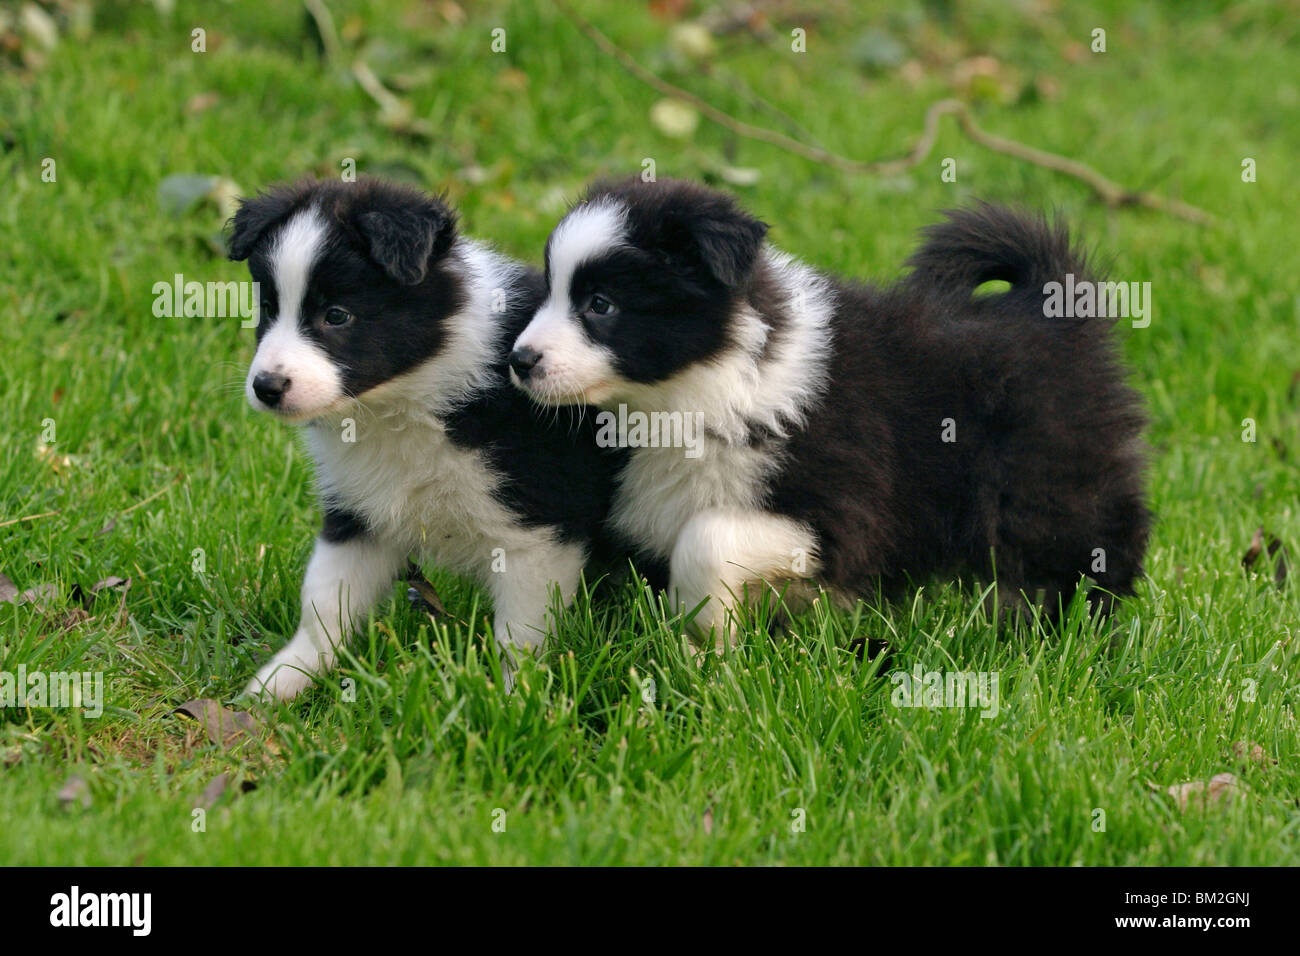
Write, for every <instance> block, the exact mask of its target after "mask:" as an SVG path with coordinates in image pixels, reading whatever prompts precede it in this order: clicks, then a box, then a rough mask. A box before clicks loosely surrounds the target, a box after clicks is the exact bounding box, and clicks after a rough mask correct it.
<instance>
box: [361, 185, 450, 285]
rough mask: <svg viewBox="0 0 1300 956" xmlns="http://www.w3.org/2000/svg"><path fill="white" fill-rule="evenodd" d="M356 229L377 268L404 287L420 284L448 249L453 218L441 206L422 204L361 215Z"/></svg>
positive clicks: (432, 203) (428, 203)
mask: <svg viewBox="0 0 1300 956" xmlns="http://www.w3.org/2000/svg"><path fill="white" fill-rule="evenodd" d="M357 230H358V231H359V232H360V233H361V236H362V238H363V239H364V240H365V241H366V244H367V246H368V248H369V252H370V258H371V259H373V260H374V261H375V264H376V265H378V266H379V267H380V268H381V269H383V270H384V271H385V272H386V273H388V275H389V276H391V277H392V278H393V279H394V280H395V281H397V282H400V283H402V284H403V285H419V284H420V283H421V282H423V281H424V277H425V276H426V275H427V274H428V272H429V264H430V263H431V262H433V261H435V260H437V259H439V258H441V257H442V256H443V255H444V254H445V253H446V252H447V250H448V249H450V248H451V242H452V239H454V238H455V235H456V219H455V216H454V215H452V213H451V211H450V210H448V209H446V208H445V207H443V206H442V205H440V204H438V203H434V202H428V201H424V202H420V203H418V204H417V205H413V206H410V207H405V206H401V207H391V208H388V209H381V210H372V211H371V212H366V213H362V214H361V215H360V216H358V217H357Z"/></svg>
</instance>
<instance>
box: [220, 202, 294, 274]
mask: <svg viewBox="0 0 1300 956" xmlns="http://www.w3.org/2000/svg"><path fill="white" fill-rule="evenodd" d="M301 199H302V190H301V189H299V188H297V187H278V188H276V189H271V190H268V191H266V192H263V193H259V194H258V195H256V196H254V197H253V198H251V199H245V200H242V201H241V202H240V204H239V209H238V210H237V211H236V212H235V216H234V218H233V219H231V220H230V224H231V232H230V251H229V253H228V254H229V256H230V258H231V259H233V260H235V261H236V262H240V261H242V260H244V259H247V258H248V257H249V256H250V255H252V253H253V250H254V249H256V248H257V244H258V243H259V242H261V241H262V237H263V236H264V235H266V231H267V230H268V229H270V228H271V227H272V226H274V225H275V224H276V223H278V222H280V221H281V220H282V219H284V217H285V216H287V215H289V213H290V212H292V211H293V209H294V208H295V207H296V206H297V205H298V203H299V201H300V200H301Z"/></svg>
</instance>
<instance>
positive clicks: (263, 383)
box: [253, 372, 289, 408]
mask: <svg viewBox="0 0 1300 956" xmlns="http://www.w3.org/2000/svg"><path fill="white" fill-rule="evenodd" d="M288 390H289V376H287V375H281V374H279V373H278V372H258V373H257V375H255V376H254V377H253V394H254V395H256V396H257V398H258V400H259V401H260V402H261V403H262V404H263V405H267V406H269V407H271V408H275V406H277V405H279V404H280V399H281V398H283V397H284V393H285V392H287V391H288Z"/></svg>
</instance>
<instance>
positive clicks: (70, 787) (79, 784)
mask: <svg viewBox="0 0 1300 956" xmlns="http://www.w3.org/2000/svg"><path fill="white" fill-rule="evenodd" d="M58 798H59V803H60V804H62V805H63V807H64V808H65V809H67V808H70V807H71V806H72V805H73V804H74V803H80V804H81V806H82V807H83V808H89V807H90V787H89V786H87V785H86V781H85V779H84V778H83V777H81V776H79V775H78V774H75V773H74V774H72V776H70V777H68V779H67V782H65V783H64V784H63V786H62V788H60V790H59V792H58Z"/></svg>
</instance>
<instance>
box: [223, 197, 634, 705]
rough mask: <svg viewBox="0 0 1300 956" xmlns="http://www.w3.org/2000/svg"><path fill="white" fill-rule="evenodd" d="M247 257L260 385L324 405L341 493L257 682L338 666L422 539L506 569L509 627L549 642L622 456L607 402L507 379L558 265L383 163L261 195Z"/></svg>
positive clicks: (497, 595)
mask: <svg viewBox="0 0 1300 956" xmlns="http://www.w3.org/2000/svg"><path fill="white" fill-rule="evenodd" d="M230 257H231V258H232V259H237V260H239V259H247V260H248V265H249V271H250V272H251V274H252V277H253V279H254V280H256V281H257V282H258V283H259V284H260V289H261V314H260V324H259V325H258V327H257V343H258V344H257V352H256V355H255V356H254V358H253V362H252V365H251V366H250V368H249V370H248V378H247V382H246V392H247V396H248V401H249V402H250V403H251V404H252V405H253V407H254V408H257V409H261V410H265V411H269V412H271V413H273V414H275V415H277V416H279V417H280V418H282V419H284V420H285V421H289V422H295V423H303V424H305V426H306V427H305V429H304V431H305V434H306V442H307V446H308V448H309V449H310V452H311V455H312V457H313V458H314V459H315V464H316V477H317V483H318V486H319V492H320V496H321V499H322V503H323V505H324V509H325V521H324V528H323V529H322V531H321V534H320V538H319V540H318V541H317V542H316V547H315V550H314V552H313V553H312V556H311V561H310V563H309V564H308V566H307V574H306V579H305V580H304V582H303V588H302V619H301V623H300V624H299V626H298V631H297V633H296V634H295V635H294V636H293V639H292V640H291V641H290V642H289V643H288V645H287V646H285V647H284V648H283V649H282V650H281V651H280V652H279V653H278V654H276V655H275V657H274V659H272V660H271V661H270V662H269V663H268V664H266V666H264V667H263V668H262V669H261V670H260V671H259V672H258V674H257V676H256V677H255V678H254V679H253V681H252V683H251V684H250V685H249V688H248V690H249V692H250V693H255V694H258V693H262V694H268V695H273V696H275V697H278V698H281V699H288V698H291V697H293V696H294V695H296V694H297V693H298V692H299V691H301V690H302V689H303V688H304V687H306V686H307V685H308V684H309V683H311V679H312V677H314V676H317V675H319V674H322V673H323V672H325V671H326V670H328V669H329V668H330V667H331V666H332V665H333V663H334V660H335V656H336V649H337V647H338V645H339V642H340V641H341V640H343V639H344V637H345V636H346V634H347V632H348V631H349V630H350V629H351V628H353V627H354V626H355V625H356V624H357V623H358V621H359V619H362V618H363V617H364V616H365V615H366V613H367V612H368V611H369V610H370V608H371V607H372V606H373V605H374V603H375V602H376V601H377V600H378V599H379V598H381V597H382V596H384V595H385V594H386V593H387V592H388V591H389V589H390V588H391V586H392V582H393V580H394V578H395V576H396V575H397V574H398V572H399V571H401V570H402V569H403V567H404V565H405V562H406V560H407V557H408V555H410V554H417V555H419V556H421V557H424V558H427V559H428V560H430V561H432V562H434V563H436V564H438V565H440V566H442V567H444V568H447V569H449V570H452V571H454V572H457V573H460V574H463V575H465V576H467V577H469V578H472V579H474V580H476V581H477V582H479V583H480V584H482V585H484V586H486V588H487V589H488V590H489V592H490V593H491V596H492V600H493V604H494V610H495V626H494V636H495V638H496V640H497V641H498V642H500V643H502V644H506V643H507V642H508V643H509V644H511V645H515V646H533V645H537V644H540V643H541V641H542V640H543V638H544V637H545V634H546V629H547V624H548V621H547V611H548V608H549V603H550V596H551V591H552V589H553V588H554V587H556V586H558V587H559V589H560V592H561V593H562V594H563V595H564V596H565V598H566V599H567V598H568V597H569V596H571V595H572V594H573V592H574V589H575V588H576V587H577V585H578V582H579V575H580V574H581V572H582V569H583V566H584V563H585V562H586V561H587V559H588V557H589V555H590V553H591V551H592V548H593V542H595V540H596V538H597V535H598V532H599V529H600V523H601V521H602V520H603V518H604V516H605V511H606V509H607V507H608V501H609V494H610V490H611V486H612V475H613V471H614V468H615V462H614V459H613V458H612V457H611V454H610V453H609V452H607V451H601V450H600V449H598V448H597V447H596V443H595V442H594V440H593V436H592V433H591V423H590V417H589V416H587V417H586V418H585V421H578V420H577V419H578V415H577V414H576V413H575V414H574V416H573V418H574V420H569V416H568V415H565V416H563V417H562V418H561V419H556V417H555V415H554V413H553V412H549V413H548V412H547V411H546V410H542V409H538V408H537V407H536V405H535V403H532V402H530V401H529V400H528V399H527V398H526V397H525V396H524V395H522V394H521V393H520V392H519V391H518V390H516V389H514V388H512V387H511V386H510V384H509V382H508V380H507V373H506V357H507V354H508V352H509V349H510V343H511V342H512V341H513V340H514V338H515V337H516V336H517V335H518V334H519V332H520V330H521V329H522V328H523V327H524V325H525V324H526V323H527V321H528V318H529V317H530V316H531V315H532V314H533V312H534V311H535V310H536V308H537V306H538V305H539V304H540V303H541V301H542V298H543V284H542V278H541V276H540V274H538V273H537V272H536V271H535V270H529V269H527V268H525V267H524V266H522V265H521V264H519V263H517V262H514V261H512V260H510V259H507V258H505V257H504V256H501V255H498V254H497V253H496V252H494V251H492V250H491V249H490V248H489V247H488V246H486V245H484V244H482V243H480V242H476V241H474V240H472V239H467V238H465V237H463V236H461V235H459V233H458V232H457V229H456V223H455V217H454V215H453V213H452V212H451V210H449V209H448V208H447V206H446V205H445V204H444V203H443V202H441V201H440V200H438V199H434V198H431V197H429V196H427V195H424V194H422V193H420V192H417V191H414V190H411V189H407V188H404V187H399V186H396V185H392V184H388V183H384V182H381V181H377V180H361V181H358V182H355V183H342V182H315V181H306V182H301V183H298V184H294V185H287V186H281V187H277V188H274V189H272V190H270V191H269V192H266V193H263V194H261V195H259V196H257V197H256V198H254V199H249V200H246V201H245V202H244V203H243V205H242V206H241V207H240V209H239V211H238V212H237V214H236V215H235V217H234V220H233V234H232V237H231V242H230ZM505 656H506V657H507V658H508V656H509V655H505ZM507 679H508V678H507Z"/></svg>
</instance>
